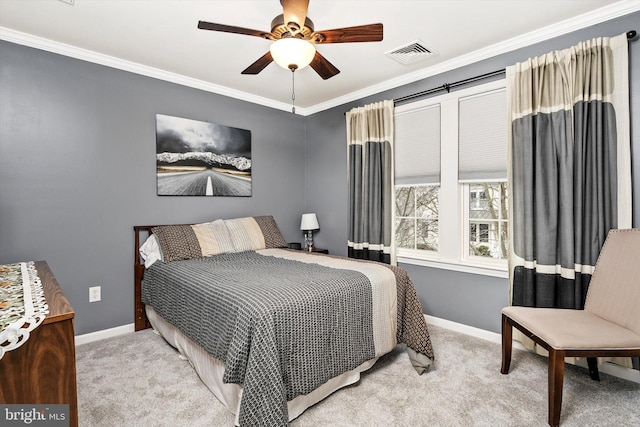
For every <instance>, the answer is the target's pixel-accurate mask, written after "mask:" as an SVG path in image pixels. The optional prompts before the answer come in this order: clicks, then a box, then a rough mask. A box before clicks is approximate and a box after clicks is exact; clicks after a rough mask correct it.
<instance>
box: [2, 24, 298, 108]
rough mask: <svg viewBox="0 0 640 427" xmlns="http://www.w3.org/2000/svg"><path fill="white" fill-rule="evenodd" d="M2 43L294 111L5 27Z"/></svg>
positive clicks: (270, 100)
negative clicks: (6, 42) (5, 42)
mask: <svg viewBox="0 0 640 427" xmlns="http://www.w3.org/2000/svg"><path fill="white" fill-rule="evenodd" d="M0 40H5V41H8V42H12V43H16V44H20V45H23V46H28V47H32V48H36V49H40V50H44V51H47V52H52V53H56V54H59V55H64V56H68V57H71V58H75V59H80V60H82V61H87V62H92V63H94V64H99V65H104V66H107V67H111V68H116V69H118V70H123V71H129V72H131V73H135V74H140V75H143V76H147V77H153V78H156V79H159V80H164V81H167V82H171V83H176V84H179V85H182V86H187V87H192V88H195V89H200V90H204V91H207V92H212V93H215V94H218V95H224V96H228V97H231V98H234V99H239V100H242V101H247V102H251V103H253V104H258V105H263V106H265V107H270V108H275V109H278V110H284V111H291V105H290V104H286V103H283V102H278V101H274V100H272V99H269V98H264V97H260V96H256V95H252V94H250V93H247V92H243V91H239V90H236V89H231V88H228V87H226V86H221V85H216V84H213V83H209V82H206V81H204V80H199V79H194V78H192V77H187V76H184V75H182V74H178V73H172V72H169V71H165V70H161V69H159V68H154V67H149V66H146V65H142V64H139V63H137V62H132V61H127V60H124V59H120V58H117V57H115V56H110V55H104V54H102V53H98V52H95V51H92V50H88V49H83V48H79V47H77V46H73V45H69V44H65V43H60V42H56V41H53V40H50V39H47V38H44V37H38V36H34V35H33V34H28V33H23V32H20V31H16V30H12V29H10V28H6V27H0ZM296 111H297V112H298V111H299V112H304V109H303V108H296Z"/></svg>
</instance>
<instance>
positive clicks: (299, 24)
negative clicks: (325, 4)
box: [280, 0, 309, 35]
mask: <svg viewBox="0 0 640 427" xmlns="http://www.w3.org/2000/svg"><path fill="white" fill-rule="evenodd" d="M280 3H281V4H282V11H283V14H284V24H285V25H286V26H287V28H288V29H289V32H291V34H292V35H295V34H296V33H298V32H299V31H300V30H301V29H302V28H304V23H305V20H306V19H307V10H309V0H280Z"/></svg>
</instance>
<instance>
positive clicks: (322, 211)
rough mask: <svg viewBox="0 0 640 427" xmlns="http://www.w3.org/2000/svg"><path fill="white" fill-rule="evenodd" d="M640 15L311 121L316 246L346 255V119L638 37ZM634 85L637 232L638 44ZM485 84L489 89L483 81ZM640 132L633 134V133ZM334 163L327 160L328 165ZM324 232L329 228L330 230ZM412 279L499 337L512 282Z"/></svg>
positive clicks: (437, 305)
mask: <svg viewBox="0 0 640 427" xmlns="http://www.w3.org/2000/svg"><path fill="white" fill-rule="evenodd" d="M638 22H640V13H634V14H632V15H628V16H625V17H622V18H618V19H616V20H612V21H608V22H605V23H602V24H599V25H595V26H593V27H589V28H586V29H583V30H580V31H576V32H574V33H571V34H567V35H564V36H561V37H557V38H555V39H552V40H548V41H545V42H542V43H538V44H536V45H533V46H529V47H527V48H523V49H519V50H517V51H513V52H509V53H506V54H503V55H500V56H496V57H494V58H490V59H488V60H485V61H481V62H478V63H476V64H473V65H469V66H466V67H463V68H459V69H456V70H452V71H450V72H447V73H443V74H440V75H437V76H433V77H430V78H427V79H424V80H421V81H418V82H415V83H412V84H410V85H406V86H403V87H400V88H396V89H394V90H390V91H387V92H384V93H380V94H377V95H374V96H370V97H367V98H364V99H360V100H358V101H355V102H351V103H349V104H345V105H342V106H339V107H336V108H333V109H331V110H328V111H324V112H321V113H318V114H314V115H313V116H311V117H309V121H308V124H307V129H308V131H307V169H306V171H307V192H308V193H309V194H311V195H313V196H312V197H310V198H309V200H308V202H307V206H308V207H309V208H311V209H313V210H315V212H316V213H317V214H318V221H319V222H320V227H321V230H320V233H319V234H318V237H317V239H316V240H317V243H318V245H321V246H324V247H327V248H329V249H330V250H331V252H332V253H335V254H342V255H344V254H346V251H347V249H346V243H347V242H346V235H347V221H346V219H345V218H346V215H347V187H346V185H345V182H346V164H347V158H346V142H345V141H346V126H345V119H344V112H345V111H348V110H350V109H351V108H352V107H355V106H361V105H364V104H367V103H370V102H376V101H380V100H383V99H392V98H398V97H401V96H405V95H409V94H412V93H417V92H421V91H424V90H427V89H431V88H434V87H439V86H441V85H443V84H444V83H452V82H455V81H459V80H463V79H466V78H469V77H474V76H477V75H481V74H485V73H488V72H492V71H495V70H500V69H503V68H505V67H506V66H508V65H512V64H514V63H516V62H519V61H524V60H526V59H527V58H529V57H532V56H538V55H542V54H544V53H547V52H550V51H552V50H557V49H564V48H567V47H569V46H573V45H575V44H577V43H578V42H580V41H584V40H588V39H591V38H594V37H602V36H616V35H619V34H621V33H624V32H626V31H628V30H640V28H638ZM629 48H630V50H629V52H630V61H631V64H630V73H631V75H630V80H631V121H632V124H631V126H632V162H633V163H632V166H633V173H634V178H633V196H634V217H633V218H634V226H635V227H640V41H637V42H635V43H630V44H629ZM485 82H486V81H485ZM633 129H635V132H634V131H633ZM328 159H329V160H328ZM325 224H330V227H331V228H330V229H329V230H327V228H326V227H325ZM401 266H402V267H404V268H406V269H407V271H408V272H409V274H410V276H411V278H412V280H413V282H414V284H415V285H416V288H417V290H418V295H419V296H420V300H421V302H422V308H423V310H424V312H425V313H426V314H429V315H432V316H436V317H440V318H444V319H448V320H452V321H454V322H459V323H463V324H466V325H470V326H474V327H477V328H481V329H485V330H489V331H493V332H499V331H500V309H501V308H502V307H504V306H505V305H507V303H508V301H507V298H508V281H507V280H506V279H498V278H493V277H487V276H480V275H474V274H466V273H458V272H454V271H447V270H440V269H435V268H427V267H420V266H415V265H408V264H402V265H401Z"/></svg>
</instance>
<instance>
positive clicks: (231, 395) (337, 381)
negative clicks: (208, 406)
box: [146, 306, 378, 425]
mask: <svg viewBox="0 0 640 427" xmlns="http://www.w3.org/2000/svg"><path fill="white" fill-rule="evenodd" d="M146 312H147V318H148V319H149V322H150V323H151V326H153V329H154V330H156V331H157V332H158V333H159V334H160V335H161V336H162V337H163V338H164V339H165V340H166V341H167V342H168V343H169V344H171V345H172V346H173V347H175V348H176V349H177V350H178V351H179V352H180V354H182V355H183V356H184V357H185V358H186V359H187V360H188V361H189V363H191V365H192V366H193V367H194V369H195V370H196V372H197V373H198V375H199V376H200V379H201V380H202V382H203V383H204V384H205V385H206V386H207V387H208V388H209V390H211V392H212V393H213V394H214V395H215V396H216V398H217V399H218V400H219V401H220V402H222V404H223V405H224V406H225V407H226V408H227V410H228V411H230V412H231V413H233V414H235V425H239V423H238V414H239V412H240V411H239V409H240V400H241V399H242V386H241V385H240V384H226V383H224V382H223V381H222V377H223V375H224V362H222V361H220V360H218V359H216V358H215V357H213V356H211V355H210V354H209V353H207V352H206V351H205V350H204V349H203V348H202V347H200V346H199V345H198V344H196V343H195V342H193V341H192V340H191V339H189V338H188V337H186V336H185V335H184V334H183V333H182V332H180V331H179V330H178V329H177V328H175V327H174V326H173V325H171V324H169V323H168V322H166V321H165V320H164V319H163V318H162V317H160V316H159V315H158V314H157V313H156V312H155V311H154V310H153V308H151V307H150V306H146ZM377 360H378V358H375V359H371V360H368V361H366V362H364V363H362V364H361V365H360V366H358V367H357V368H355V369H353V370H351V371H348V372H345V373H344V374H342V375H338V376H337V377H334V378H332V379H330V380H329V381H327V382H326V383H324V384H322V385H321V386H320V387H318V388H317V389H315V390H314V391H312V392H311V393H309V394H306V395H300V396H297V397H296V398H294V399H293V400H290V401H289V402H287V408H288V411H289V421H291V420H293V419H295V418H297V417H298V416H300V414H302V413H303V412H304V411H305V410H306V409H307V408H309V407H311V406H313V405H315V404H316V403H318V402H320V401H321V400H323V399H324V398H326V397H327V396H329V395H330V394H331V393H333V392H334V391H336V390H338V389H341V388H342V387H346V386H348V385H350V384H354V383H356V382H358V380H360V373H361V372H363V371H366V370H367V369H369V368H371V367H372V366H373V365H374V363H376V361H377Z"/></svg>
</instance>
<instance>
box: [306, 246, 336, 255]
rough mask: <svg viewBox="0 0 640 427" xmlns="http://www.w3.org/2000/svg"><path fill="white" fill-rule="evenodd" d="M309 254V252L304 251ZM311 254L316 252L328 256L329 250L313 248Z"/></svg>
mask: <svg viewBox="0 0 640 427" xmlns="http://www.w3.org/2000/svg"><path fill="white" fill-rule="evenodd" d="M301 250H303V251H304V250H305V249H301ZM306 252H309V251H306ZM311 252H317V253H319V254H327V255H329V249H322V248H316V247H315V246H314V247H313V248H312V249H311Z"/></svg>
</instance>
